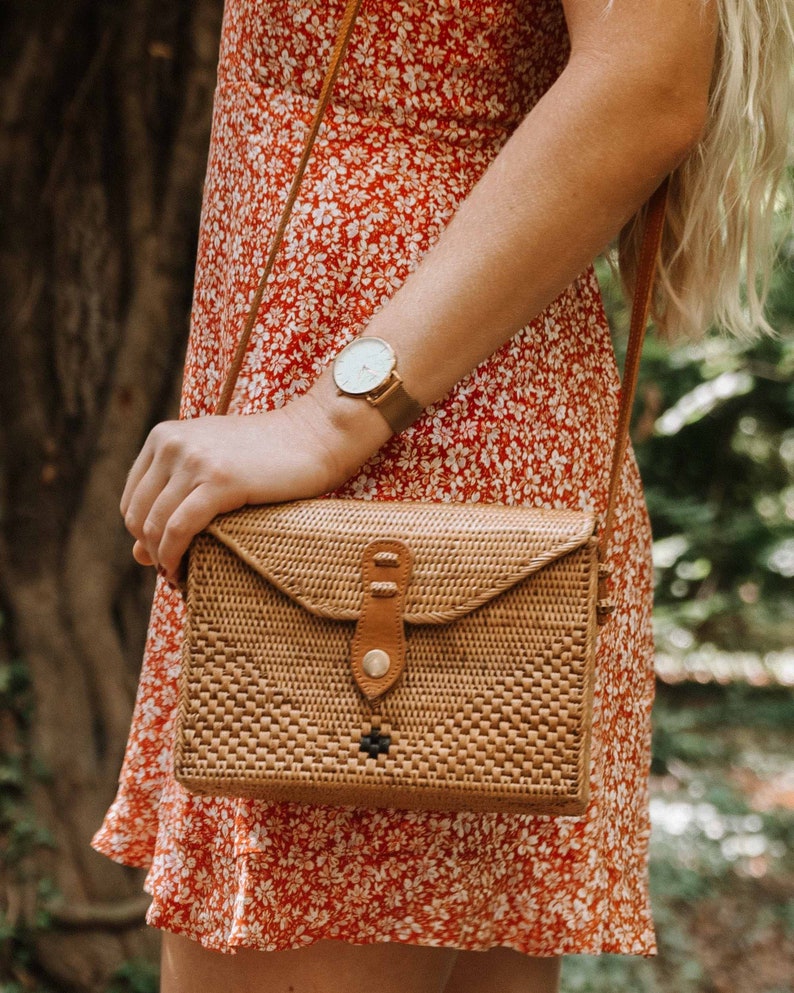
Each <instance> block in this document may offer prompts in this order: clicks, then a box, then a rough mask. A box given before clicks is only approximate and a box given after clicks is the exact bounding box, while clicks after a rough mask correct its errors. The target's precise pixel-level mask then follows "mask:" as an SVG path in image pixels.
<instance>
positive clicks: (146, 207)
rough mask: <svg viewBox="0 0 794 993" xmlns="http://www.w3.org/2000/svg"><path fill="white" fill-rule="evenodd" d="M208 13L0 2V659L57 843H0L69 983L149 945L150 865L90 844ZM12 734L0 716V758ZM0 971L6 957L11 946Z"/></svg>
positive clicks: (127, 620) (99, 983)
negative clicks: (20, 705) (23, 849)
mask: <svg viewBox="0 0 794 993" xmlns="http://www.w3.org/2000/svg"><path fill="white" fill-rule="evenodd" d="M221 7H222V0H59V2H55V0H25V2H21V3H16V4H13V5H12V4H5V5H3V9H2V19H3V21H4V23H2V24H0V54H2V67H1V68H0V76H1V77H2V85H1V86H0V120H1V122H2V123H1V125H0V126H1V127H2V139H1V141H2V144H0V190H2V196H3V199H4V201H5V203H4V206H3V208H2V217H1V219H0V225H1V226H0V292H1V294H2V296H1V297H0V298H1V299H2V301H3V314H2V318H0V320H2V324H3V328H2V343H3V344H2V358H1V359H0V414H1V415H2V423H1V425H0V446H1V447H0V458H1V459H2V462H1V463H0V500H1V501H2V502H1V503H0V598H2V611H3V614H4V615H5V618H6V624H5V631H4V638H5V642H4V647H3V653H4V655H5V656H6V659H5V661H6V662H8V659H9V658H10V657H11V656H12V655H14V656H16V657H19V658H20V659H22V660H23V662H24V664H25V665H26V666H27V670H28V673H29V679H30V684H31V687H32V695H33V703H34V715H33V719H32V721H31V723H30V728H29V732H28V734H27V738H26V746H27V747H28V748H29V750H30V754H31V755H32V756H33V758H34V762H35V766H36V767H37V768H38V769H39V770H40V774H39V775H37V776H36V777H35V778H34V779H32V780H30V781H29V782H28V784H27V791H28V796H29V800H30V802H31V804H32V808H33V811H34V816H35V819H36V822H37V824H38V826H39V828H42V827H43V828H46V830H47V831H48V833H49V834H50V835H51V844H50V845H47V846H45V845H41V844H39V845H37V846H34V848H33V849H32V850H31V851H29V852H28V854H27V855H25V856H24V857H23V856H20V859H18V860H16V861H14V860H13V859H10V860H9V859H3V860H2V863H3V864H2V866H1V867H0V871H1V872H2V873H3V875H4V877H5V878H3V879H2V880H1V881H0V885H1V886H2V889H1V890H0V892H2V894H3V897H4V898H5V899H6V907H5V914H6V917H7V918H8V923H10V925H12V926H15V927H16V930H17V933H19V931H20V928H21V927H22V925H23V924H25V923H26V924H27V926H28V933H33V934H34V935H35V946H36V947H35V953H36V957H35V964H34V965H33V966H31V973H32V974H33V975H35V976H36V977H37V978H39V979H43V980H45V981H49V982H50V983H52V984H53V985H55V987H56V988H58V989H64V990H66V989H69V990H72V989H73V990H80V991H83V990H85V991H89V990H91V991H99V990H105V989H106V988H107V982H108V977H109V976H110V974H111V973H112V972H113V970H114V969H116V968H117V967H118V965H119V964H120V963H121V962H122V961H123V960H125V959H127V958H132V957H140V956H146V955H151V954H152V953H153V939H152V936H151V935H148V934H147V933H146V931H145V929H143V927H142V920H143V909H144V907H145V903H144V902H143V900H142V898H141V875H140V873H137V872H133V871H132V870H129V869H124V868H121V867H118V866H115V865H113V864H112V863H110V862H109V861H108V860H107V859H104V858H102V857H101V856H99V855H96V854H95V853H93V852H92V851H91V849H90V848H89V845H88V842H89V838H90V836H91V834H92V832H93V831H94V830H95V829H96V828H97V827H98V825H99V823H100V821H101V818H102V815H103V813H104V810H105V809H106V807H107V805H108V803H109V802H110V800H111V799H112V796H113V792H114V789H115V783H116V777H117V774H118V769H119V765H120V761H121V757H122V752H123V746H124V741H125V738H126V734H127V730H128V726H129V719H130V714H131V710H132V703H133V698H134V693H135V685H136V675H137V671H138V668H139V664H140V653H141V647H142V644H143V638H144V634H145V625H146V618H147V614H148V601H149V598H150V595H151V577H150V576H147V575H144V574H143V572H142V570H139V569H138V568H137V567H135V566H134V564H133V563H132V562H131V558H130V540H129V538H128V536H127V535H126V534H125V532H124V530H123V527H122V525H121V522H120V519H119V515H118V499H119V496H120V494H121V490H122V487H123V483H124V478H125V474H126V472H127V469H128V468H129V466H130V464H131V462H132V460H133V458H134V456H135V454H136V451H137V450H138V448H139V447H140V445H141V443H142V441H143V439H144V438H145V435H146V433H147V431H148V429H149V428H150V427H151V425H152V424H153V423H155V422H156V421H157V420H160V419H162V418H163V417H164V416H171V415H173V413H174V410H175V404H176V395H177V391H178V384H179V379H180V374H181V365H182V354H183V349H184V343H185V338H186V332H187V321H188V312H189V303H190V289H191V279H192V271H193V262H194V253H195V240H196V231H197V225H198V213H199V205H200V194H201V183H202V178H203V174H204V169H205V164H206V151H207V142H208V138H209V122H210V110H211V100H212V91H213V87H214V76H215V62H216V57H217V44H218V33H219V28H220V17H221ZM17 731H18V722H16V723H14V722H11V723H9V721H8V720H6V721H5V722H4V723H3V724H2V725H0V745H2V746H4V748H5V751H6V752H8V751H9V750H10V749H13V747H14V745H13V742H11V740H10V739H11V738H12V737H14V736H15V735H16V733H17ZM2 739H5V740H2ZM28 765H29V767H31V768H32V767H33V765H32V764H31V763H28ZM4 820H5V821H7V817H4ZM12 827H13V826H11V827H10V826H9V823H5V824H4V825H3V827H2V830H3V831H4V833H8V832H9V831H11V830H12ZM9 851H10V847H9ZM45 878H46V879H49V880H51V882H52V884H53V886H54V891H55V893H56V896H55V897H54V898H52V899H51V900H50V903H49V904H48V907H47V909H48V910H49V911H50V912H51V919H50V922H49V926H48V927H46V928H45V927H41V926H35V924H36V921H35V913H34V912H35V909H36V907H37V906H38V907H40V905H41V901H42V899H43V897H42V896H41V886H40V885H39V882H40V881H41V880H42V879H45ZM5 930H7V928H6V929H5ZM0 968H3V969H4V970H5V971H8V972H9V973H12V972H13V971H14V970H16V969H18V968H19V967H18V966H17V965H16V964H15V960H14V958H13V955H11V954H10V953H8V952H6V953H5V955H4V956H0ZM23 978H25V977H23Z"/></svg>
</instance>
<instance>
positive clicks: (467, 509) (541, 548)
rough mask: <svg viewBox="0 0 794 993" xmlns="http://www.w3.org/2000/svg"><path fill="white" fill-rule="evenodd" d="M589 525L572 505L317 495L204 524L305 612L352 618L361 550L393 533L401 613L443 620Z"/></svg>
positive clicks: (592, 523) (537, 565) (584, 535)
mask: <svg viewBox="0 0 794 993" xmlns="http://www.w3.org/2000/svg"><path fill="white" fill-rule="evenodd" d="M595 529H596V519H595V516H594V515H592V514H584V513H580V512H577V511H570V510H548V509H538V508H534V507H505V506H501V505H498V504H479V503H410V502H404V501H400V502H397V501H368V500H340V499H320V500H302V501H297V502H294V503H283V504H273V505H270V506H264V507H243V508H242V509H241V510H237V511H234V512H233V513H231V514H224V515H222V516H220V517H217V518H216V519H215V520H214V521H213V522H212V523H211V524H210V525H209V527H208V528H207V529H206V530H207V532H208V533H209V534H211V535H213V536H214V537H215V538H216V539H217V540H218V541H220V542H222V543H223V544H224V545H225V546H226V547H227V548H229V549H231V550H232V551H233V552H234V553H235V554H236V555H237V556H238V557H239V558H240V559H241V560H243V561H244V562H246V563H247V564H248V565H249V566H250V567H251V568H252V569H254V570H255V571H256V572H258V573H259V574H260V575H261V576H263V577H264V578H265V579H267V580H268V581H269V582H271V583H273V584H274V585H275V586H276V587H278V588H279V589H280V590H281V591H282V592H283V593H285V594H286V595H287V596H289V597H290V598H292V599H293V600H295V601H296V602H298V603H300V604H301V605H302V606H303V607H304V608H305V609H306V610H309V611H310V612H311V613H314V614H318V615H320V616H322V617H330V618H335V619H337V620H351V621H354V620H357V618H358V612H359V607H360V604H361V602H362V597H363V591H362V578H361V564H362V556H363V552H364V549H365V548H366V546H367V545H368V544H369V543H370V541H372V540H373V539H375V538H399V539H400V540H402V541H404V542H405V543H406V544H407V545H408V546H409V547H410V549H411V553H412V555H413V570H412V573H411V579H410V583H409V585H408V591H407V595H406V603H405V615H404V616H405V620H406V621H407V622H409V623H412V624H440V623H444V622H446V621H450V620H454V619H455V618H456V617H459V616H461V615H462V614H465V613H468V612H469V611H471V610H473V609H474V608H475V607H479V606H480V605H482V604H483V603H485V602H487V601H488V600H490V599H492V598H493V597H495V596H497V595H498V594H499V593H502V592H503V591H504V590H506V589H509V588H510V587H511V586H514V585H515V584H516V583H518V582H520V581H521V580H523V579H525V578H526V577H527V576H530V575H532V574H533V573H535V572H537V571H538V570H539V569H542V568H543V566H545V565H548V564H549V563H550V562H553V561H555V560H556V559H558V558H560V557H561V556H563V555H567V554H568V553H569V552H572V551H574V550H575V549H577V548H581V547H582V545H584V544H586V543H587V542H588V541H589V540H590V539H591V538H593V535H594V534H595Z"/></svg>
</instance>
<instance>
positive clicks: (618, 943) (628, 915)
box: [145, 852, 656, 957]
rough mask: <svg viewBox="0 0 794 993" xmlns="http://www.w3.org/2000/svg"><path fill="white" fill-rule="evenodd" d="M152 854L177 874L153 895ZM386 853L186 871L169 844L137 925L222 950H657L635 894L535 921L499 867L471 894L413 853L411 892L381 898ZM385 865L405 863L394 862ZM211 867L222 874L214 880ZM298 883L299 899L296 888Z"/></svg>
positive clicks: (466, 882)
mask: <svg viewBox="0 0 794 993" xmlns="http://www.w3.org/2000/svg"><path fill="white" fill-rule="evenodd" d="M161 860H162V862H163V863H164V866H165V864H166V863H167V870H168V879H169V880H174V879H181V880H182V883H181V884H179V883H178V884H177V887H176V889H173V888H172V889H171V890H170V891H168V892H163V887H164V886H166V887H167V885H168V884H167V883H166V882H165V881H164V874H163V872H162V871H161V869H162V868H164V866H163V867H158V862H160V861H161ZM386 861H387V864H385V865H384V864H380V865H367V864H365V863H362V861H361V860H360V859H345V858H329V859H326V860H325V861H324V863H323V864H322V865H316V864H311V865H309V864H307V865H304V866H297V865H296V866H295V867H293V868H292V869H287V868H286V867H283V866H275V867H274V866H271V865H270V864H269V862H268V859H267V858H266V857H264V856H261V855H255V854H249V855H247V856H244V857H239V858H237V859H236V860H234V864H233V865H228V866H224V865H216V866H214V867H213V868H212V870H211V871H209V872H206V873H200V874H199V875H198V877H197V875H196V872H195V868H194V867H193V866H192V865H191V864H189V863H190V860H187V861H183V860H182V859H181V858H180V855H179V853H178V852H170V853H169V854H168V855H163V856H158V858H157V859H155V863H154V867H153V868H152V870H151V871H150V873H149V876H148V878H147V881H146V885H145V888H146V890H147V892H149V893H150V894H151V895H152V897H153V900H152V904H151V906H150V908H149V912H148V915H147V922H148V923H149V924H150V925H151V926H152V927H156V928H158V929H161V930H163V931H168V932H171V933H174V934H179V935H182V936H184V937H187V938H189V939H191V940H193V941H197V942H198V943H199V944H201V945H202V946H204V947H205V948H207V949H210V950H212V951H217V952H222V953H227V954H233V953H234V952H235V951H236V950H237V949H238V948H246V949H254V950H259V951H284V950H288V949H296V948H303V947H306V946H308V945H312V944H315V943H316V942H318V941H324V940H334V941H344V942H348V943H350V944H355V945H366V944H372V943H379V942H398V943H405V944H411V945H424V946H429V947H441V948H457V949H461V950H467V951H486V950H488V949H490V948H496V947H505V948H511V949H514V950H515V951H518V952H521V953H523V954H527V955H534V956H540V957H548V956H557V955H571V954H588V955H597V954H602V953H613V954H623V955H641V956H652V955H655V954H656V941H655V935H654V931H653V925H652V923H651V918H650V912H649V911H646V913H645V914H642V913H641V914H637V911H636V906H637V902H638V901H637V894H636V893H633V894H631V895H630V896H628V895H627V898H626V899H625V900H623V901H615V900H612V901H610V900H608V899H605V900H604V905H605V906H609V910H607V911H605V913H604V915H603V917H602V918H601V919H600V920H598V921H593V920H590V918H589V915H587V914H585V915H584V916H583V918H582V919H581V920H580V921H578V922H574V921H571V920H570V918H569V919H568V920H567V922H566V927H565V928H563V927H561V921H560V920H559V919H558V918H556V917H555V915H554V914H551V915H550V916H549V917H548V918H544V919H542V920H541V919H538V918H536V917H533V915H532V905H531V902H528V903H527V904H526V905H525V907H524V908H521V907H520V906H518V904H519V902H520V900H519V899H518V898H517V894H516V893H513V892H512V890H513V888H514V887H513V881H512V880H511V879H510V878H509V876H503V877H502V879H501V881H500V882H499V883H497V884H496V885H493V880H492V879H490V878H488V877H489V875H490V874H489V872H488V866H487V865H485V864H483V865H481V866H478V867H477V873H478V874H479V875H480V876H481V877H482V878H481V880H478V882H479V883H480V885H479V887H478V891H477V892H474V889H473V887H472V886H471V879H470V870H471V867H470V866H469V867H468V869H469V878H467V873H466V870H465V869H463V870H460V876H459V879H458V884H457V885H456V883H455V881H454V880H453V879H450V878H449V869H448V867H446V866H444V867H441V866H438V865H437V864H436V863H435V862H434V861H430V862H427V863H422V862H421V861H418V862H417V863H416V864H415V865H414V866H413V867H412V869H413V871H412V872H411V873H410V874H407V875H405V876H404V877H403V878H405V879H407V880H410V882H409V883H407V884H406V889H407V890H410V892H406V891H405V890H404V891H403V892H402V893H395V892H391V893H390V894H389V896H388V897H384V896H383V880H384V877H390V871H389V865H388V860H386ZM395 863H396V864H395V868H397V866H398V865H399V869H400V872H401V873H402V872H404V869H405V866H404V864H403V861H402V860H400V859H396V860H395ZM309 874H311V881H310V879H309ZM219 875H220V876H226V877H231V878H227V879H224V880H223V882H224V884H225V885H221V886H218V885H217V884H218V876H219ZM180 886H181V892H180ZM307 886H308V887H309V890H308V891H309V892H311V894H312V898H311V900H310V901H307V900H306V898H305V896H304V895H303V894H305V893H306V892H307ZM342 893H344V897H342V895H341V894H342ZM227 894H228V895H227ZM290 894H292V896H293V899H292V900H290ZM486 905H487V906H486Z"/></svg>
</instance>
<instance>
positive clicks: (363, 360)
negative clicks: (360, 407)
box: [334, 336, 397, 396]
mask: <svg viewBox="0 0 794 993" xmlns="http://www.w3.org/2000/svg"><path fill="white" fill-rule="evenodd" d="M396 364H397V359H396V357H395V355H394V351H393V350H392V347H391V345H389V344H388V342H385V341H384V340H383V339H382V338H374V337H369V336H367V337H363V338H354V339H353V341H351V342H350V344H349V345H346V346H345V347H344V348H343V349H342V351H341V352H340V353H339V354H338V355H337V356H336V358H335V359H334V382H335V383H336V385H337V387H338V388H339V389H340V390H341V391H342V392H343V393H349V394H350V395H352V396H366V394H367V393H371V392H372V391H373V390H375V389H377V388H378V387H379V386H382V385H383V384H384V383H385V382H386V380H387V379H388V378H389V376H390V375H391V372H392V369H394V367H395V365H396Z"/></svg>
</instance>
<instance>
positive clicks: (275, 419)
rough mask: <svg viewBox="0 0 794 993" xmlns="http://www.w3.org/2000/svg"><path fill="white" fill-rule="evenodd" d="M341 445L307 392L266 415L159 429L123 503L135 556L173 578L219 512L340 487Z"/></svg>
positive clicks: (146, 448)
mask: <svg viewBox="0 0 794 993" xmlns="http://www.w3.org/2000/svg"><path fill="white" fill-rule="evenodd" d="M339 444H340V440H339V439H338V438H335V437H334V433H333V428H332V426H331V425H330V423H329V422H328V420H327V419H326V418H324V417H323V414H322V409H321V407H320V405H319V404H318V403H317V401H316V400H312V398H311V393H309V394H307V395H306V396H305V397H301V398H300V399H298V400H295V401H293V402H292V403H290V404H288V405H286V406H285V407H282V408H280V409H279V410H275V411H269V412H267V413H263V414H252V415H248V416H231V415H227V416H225V417H200V418H196V419H195V420H187V421H165V422H164V423H162V424H158V425H157V426H156V427H155V428H153V430H152V431H151V433H150V434H149V437H148V438H147V440H146V442H145V444H144V446H143V448H142V449H141V452H140V454H139V456H138V458H137V459H136V460H135V463H134V465H133V467H132V469H131V471H130V474H129V478H128V480H127V485H126V487H125V489H124V493H123V495H122V498H121V513H122V515H123V517H124V523H125V525H126V527H127V529H128V530H129V532H130V533H131V534H132V535H133V537H134V538H135V539H136V541H135V545H134V547H133V556H134V557H135V559H136V560H137V561H138V562H140V563H141V564H142V565H154V566H157V567H158V568H159V569H160V571H161V572H162V574H163V575H164V576H165V577H166V578H168V579H169V580H171V581H175V580H176V579H177V578H178V577H179V570H180V564H181V561H182V558H183V556H184V554H185V552H186V551H187V548H188V545H189V544H190V542H191V539H192V538H193V537H194V535H196V534H197V533H198V532H199V531H201V530H202V528H204V527H206V525H207V524H209V522H210V521H211V520H212V519H213V517H215V516H216V514H220V513H224V512H225V511H229V510H235V509H237V508H238V507H242V506H243V505H244V504H247V503H277V502H280V501H283V500H293V499H300V498H303V497H313V496H319V495H320V494H322V493H326V492H328V490H330V489H333V488H335V487H336V486H339V485H341V483H342V482H344V480H345V479H346V478H347V476H346V475H344V473H345V472H348V468H347V467H344V466H342V465H341V463H340V462H339V461H338V460H337V459H335V458H334V450H335V448H338V447H339ZM348 474H349V472H348Z"/></svg>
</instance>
